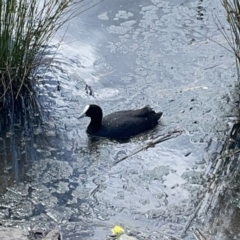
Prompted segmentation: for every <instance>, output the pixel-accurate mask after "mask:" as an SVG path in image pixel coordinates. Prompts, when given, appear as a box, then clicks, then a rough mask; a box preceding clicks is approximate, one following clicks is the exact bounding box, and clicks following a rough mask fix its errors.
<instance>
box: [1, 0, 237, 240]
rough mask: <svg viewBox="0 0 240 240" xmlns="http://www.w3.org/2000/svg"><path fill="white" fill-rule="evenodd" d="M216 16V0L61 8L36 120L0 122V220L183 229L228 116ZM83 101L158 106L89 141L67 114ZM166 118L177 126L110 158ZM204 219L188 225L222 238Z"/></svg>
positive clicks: (230, 74)
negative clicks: (155, 119)
mask: <svg viewBox="0 0 240 240" xmlns="http://www.w3.org/2000/svg"><path fill="white" fill-rule="evenodd" d="M86 3H87V2H86ZM96 3H97V2H96ZM92 4H93V3H92ZM88 6H91V5H90V1H89V4H87V5H86V6H85V7H88ZM216 17H217V18H218V19H219V20H220V21H221V23H222V24H223V26H227V23H226V22H225V17H224V9H223V8H222V6H221V5H220V1H218V0H214V1H207V0H199V1H183V0H176V1H163V0H152V1H150V0H147V1H146V0H145V1H129V0H121V1H110V0H105V1H104V2H102V3H100V4H98V5H96V6H95V7H92V8H90V9H89V10H87V11H86V12H84V13H82V14H81V15H79V16H78V17H77V18H75V19H73V20H71V22H70V24H69V26H67V27H68V29H67V33H66V34H65V30H64V29H63V30H62V31H60V32H59V34H58V35H57V36H56V38H55V39H54V41H53V42H59V41H60V40H61V47H60V50H59V52H58V54H57V58H56V61H55V63H54V66H53V67H52V68H51V69H50V70H49V71H44V72H42V73H40V74H39V75H41V77H42V78H41V81H40V85H39V92H40V100H42V101H44V108H43V109H44V111H45V113H46V114H45V117H44V121H43V122H41V121H37V120H36V119H34V120H31V119H29V118H26V119H25V120H24V119H23V123H24V124H22V125H24V126H23V127H21V126H22V125H19V126H18V125H16V124H15V125H14V128H12V129H11V128H10V127H8V126H10V124H6V125H3V124H2V127H1V130H2V131H1V136H2V139H0V156H1V159H2V161H1V168H0V171H1V172H0V179H1V181H0V183H1V186H0V191H1V193H2V197H1V199H0V202H1V207H0V216H1V219H2V222H3V223H4V224H5V225H20V226H22V227H27V226H29V227H30V228H31V229H43V230H44V229H51V228H60V229H61V231H62V232H63V235H64V237H65V239H72V240H74V239H106V237H107V236H108V235H109V234H110V229H111V228H112V227H113V226H114V225H116V224H118V225H121V226H123V227H124V228H125V229H128V230H135V231H141V232H144V233H147V234H149V235H152V236H153V235H155V236H160V235H161V234H163V235H164V234H165V235H171V236H176V237H178V238H182V239H195V237H194V236H193V233H192V231H191V228H189V229H188V231H187V232H186V234H183V233H184V232H185V229H186V228H185V227H186V224H187V222H188V220H189V219H190V218H191V216H192V215H193V214H194V211H195V209H196V206H197V205H198V204H199V201H200V200H201V198H202V195H203V193H205V190H206V179H205V178H204V177H203V176H205V173H206V171H207V169H208V166H209V164H210V163H211V159H210V157H211V153H218V152H220V151H221V148H222V145H223V141H224V139H225V137H226V135H227V134H228V132H229V129H230V127H231V125H232V121H233V120H234V119H235V116H236V106H235V100H234V97H233V96H234V95H233V94H232V93H231V92H232V91H233V89H234V82H235V80H236V74H235V72H236V71H235V65H234V57H233V55H232V53H231V52H229V51H227V50H226V49H224V48H223V47H222V46H225V47H227V46H228V45H227V43H226V40H225V39H224V37H223V36H222V34H221V33H220V31H219V30H218V27H217V26H216V22H217V20H216ZM226 29H227V28H226ZM227 31H228V30H227ZM63 35H65V37H64V38H63V39H62V36H63ZM210 39H211V40H210ZM216 42H218V43H219V44H221V45H222V46H220V45H218V44H216ZM89 103H97V104H99V105H101V107H102V108H103V110H104V113H105V114H107V113H110V112H112V111H116V110H122V109H129V108H138V107H141V106H143V105H146V104H150V105H151V106H152V107H154V108H155V109H156V110H158V111H163V113H164V115H163V118H162V121H161V123H160V124H159V125H158V126H157V128H155V129H154V130H152V131H150V132H148V133H146V134H143V135H141V136H138V137H136V138H133V139H131V140H130V141H128V142H124V143H119V142H115V141H109V140H99V141H91V140H90V139H88V137H87V135H86V133H85V130H86V127H87V124H88V121H89V120H88V119H81V120H78V119H77V116H78V115H79V114H80V112H81V110H82V109H83V108H84V107H85V105H86V104H89ZM174 130H183V134H181V135H180V136H179V137H176V138H173V139H171V140H168V141H165V142H163V143H160V144H157V145H156V146H155V147H153V148H149V149H148V150H146V151H141V152H140V153H137V154H135V155H133V156H131V157H129V158H127V159H125V160H124V161H121V162H120V163H118V164H116V165H114V162H115V161H117V160H119V159H121V158H122V157H124V156H126V155H128V154H131V153H132V152H133V151H134V150H135V149H137V148H139V146H142V145H144V144H146V143H147V142H148V141H150V140H151V139H154V138H156V137H159V136H164V135H166V134H167V133H169V132H171V131H174ZM231 211H232V209H230V210H229V211H227V212H225V213H224V214H222V215H223V216H224V217H225V219H226V222H231V220H229V219H231ZM222 215H221V214H219V215H218V217H217V218H218V219H221V216H222ZM213 216H214V215H213ZM204 219H205V218H204V216H198V217H197V218H196V220H194V221H193V223H192V225H191V226H195V227H200V228H204V229H205V231H208V234H209V235H210V236H212V237H214V236H215V237H216V239H232V238H229V237H228V235H227V234H226V233H225V232H224V231H220V230H219V231H213V230H212V229H213V228H211V224H210V223H211V219H210V220H209V223H207V222H205V223H204ZM223 223H224V220H223ZM223 223H222V225H224V224H223ZM218 224H219V225H220V226H222V225H221V224H220V223H218ZM213 225H214V224H213ZM206 229H207V230H206ZM235 230H236V229H235ZM237 234H238V233H236V236H237ZM161 236H162V235H161ZM231 236H232V235H231ZM159 239H160V237H159ZM162 239H164V238H162ZM210 239H211V238H210ZM212 239H214V238H212Z"/></svg>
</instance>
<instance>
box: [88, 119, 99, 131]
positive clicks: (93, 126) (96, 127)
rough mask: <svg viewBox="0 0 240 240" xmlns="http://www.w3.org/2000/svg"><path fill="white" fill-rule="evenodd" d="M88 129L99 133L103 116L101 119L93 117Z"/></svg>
mask: <svg viewBox="0 0 240 240" xmlns="http://www.w3.org/2000/svg"><path fill="white" fill-rule="evenodd" d="M88 127H89V128H91V130H92V131H94V132H97V131H99V130H100V129H101V127H102V116H101V118H94V117H91V122H90V124H89V126H88Z"/></svg>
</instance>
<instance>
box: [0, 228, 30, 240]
mask: <svg viewBox="0 0 240 240" xmlns="http://www.w3.org/2000/svg"><path fill="white" fill-rule="evenodd" d="M28 234H29V233H28V231H27V230H23V229H17V228H6V227H0V239H1V240H29V238H28V237H27V236H28Z"/></svg>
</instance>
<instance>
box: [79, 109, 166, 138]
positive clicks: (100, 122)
mask: <svg viewBox="0 0 240 240" xmlns="http://www.w3.org/2000/svg"><path fill="white" fill-rule="evenodd" d="M83 116H87V117H90V118H91V122H90V124H89V126H88V128H87V133H88V134H89V135H91V136H99V137H106V138H113V139H128V138H130V137H132V136H135V135H137V134H139V133H142V132H144V131H147V130H149V129H151V128H153V127H154V126H156V125H157V123H158V120H159V119H160V117H161V116H162V112H158V113H156V112H155V111H154V110H152V108H151V107H150V106H145V107H143V108H141V109H137V110H125V111H119V112H114V113H111V114H109V115H106V116H105V117H103V114H102V110H101V108H100V107H99V106H97V105H87V106H86V107H85V109H84V111H83V113H82V114H81V115H80V117H83Z"/></svg>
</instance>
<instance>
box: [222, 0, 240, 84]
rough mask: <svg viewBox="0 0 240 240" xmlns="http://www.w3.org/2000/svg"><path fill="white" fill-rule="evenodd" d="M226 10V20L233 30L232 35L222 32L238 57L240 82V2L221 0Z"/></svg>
mask: <svg viewBox="0 0 240 240" xmlns="http://www.w3.org/2000/svg"><path fill="white" fill-rule="evenodd" d="M221 2H222V5H223V7H224V8H225V10H226V18H227V21H228V23H229V25H230V28H231V35H230V36H229V34H227V33H226V32H224V31H222V33H223V34H224V37H225V38H226V39H227V41H228V44H229V46H230V47H231V49H232V50H233V52H234V55H235V57H236V65H237V73H238V80H240V69H239V67H240V1H239V0H221Z"/></svg>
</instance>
